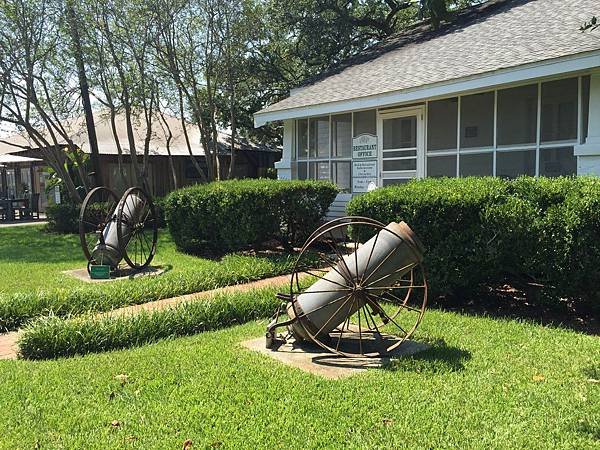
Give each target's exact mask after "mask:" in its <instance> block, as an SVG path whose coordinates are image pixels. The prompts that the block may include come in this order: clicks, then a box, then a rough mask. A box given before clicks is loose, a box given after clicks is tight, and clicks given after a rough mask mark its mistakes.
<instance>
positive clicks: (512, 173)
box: [496, 149, 535, 178]
mask: <svg viewBox="0 0 600 450" xmlns="http://www.w3.org/2000/svg"><path fill="white" fill-rule="evenodd" d="M496 175H497V176H499V177H503V178H516V177H518V176H521V175H529V176H534V175H535V149H532V150H524V151H514V152H498V153H497V154H496Z"/></svg>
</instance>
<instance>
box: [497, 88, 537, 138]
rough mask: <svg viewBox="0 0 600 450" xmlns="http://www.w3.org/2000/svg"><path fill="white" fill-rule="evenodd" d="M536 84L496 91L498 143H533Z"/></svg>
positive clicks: (535, 126) (535, 119)
mask: <svg viewBox="0 0 600 450" xmlns="http://www.w3.org/2000/svg"><path fill="white" fill-rule="evenodd" d="M537 90H538V86H537V84H530V85H527V86H520V87H516V88H512V89H503V90H500V91H498V145H516V144H535V142H536V130H537Z"/></svg>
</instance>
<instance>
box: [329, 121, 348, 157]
mask: <svg viewBox="0 0 600 450" xmlns="http://www.w3.org/2000/svg"><path fill="white" fill-rule="evenodd" d="M331 151H332V156H334V157H350V156H351V154H352V114H340V115H338V116H331Z"/></svg>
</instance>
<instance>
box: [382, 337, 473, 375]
mask: <svg viewBox="0 0 600 450" xmlns="http://www.w3.org/2000/svg"><path fill="white" fill-rule="evenodd" d="M430 344H431V347H430V348H428V349H427V350H424V351H422V352H419V353H415V354H413V355H409V356H406V357H402V358H398V359H393V360H391V361H390V362H389V363H388V364H386V365H384V366H383V367H382V368H383V369H384V370H390V371H399V370H401V371H407V372H418V373H445V372H458V371H460V370H463V369H464V368H465V363H466V362H467V361H468V360H470V359H471V352H469V351H468V350H464V349H461V348H458V347H453V346H449V345H447V344H446V342H444V340H442V339H440V340H436V341H434V342H431V343H430Z"/></svg>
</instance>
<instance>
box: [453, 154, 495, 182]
mask: <svg viewBox="0 0 600 450" xmlns="http://www.w3.org/2000/svg"><path fill="white" fill-rule="evenodd" d="M493 173H494V154H493V153H492V152H489V153H476V154H462V155H460V176H461V177H484V176H490V175H493Z"/></svg>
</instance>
